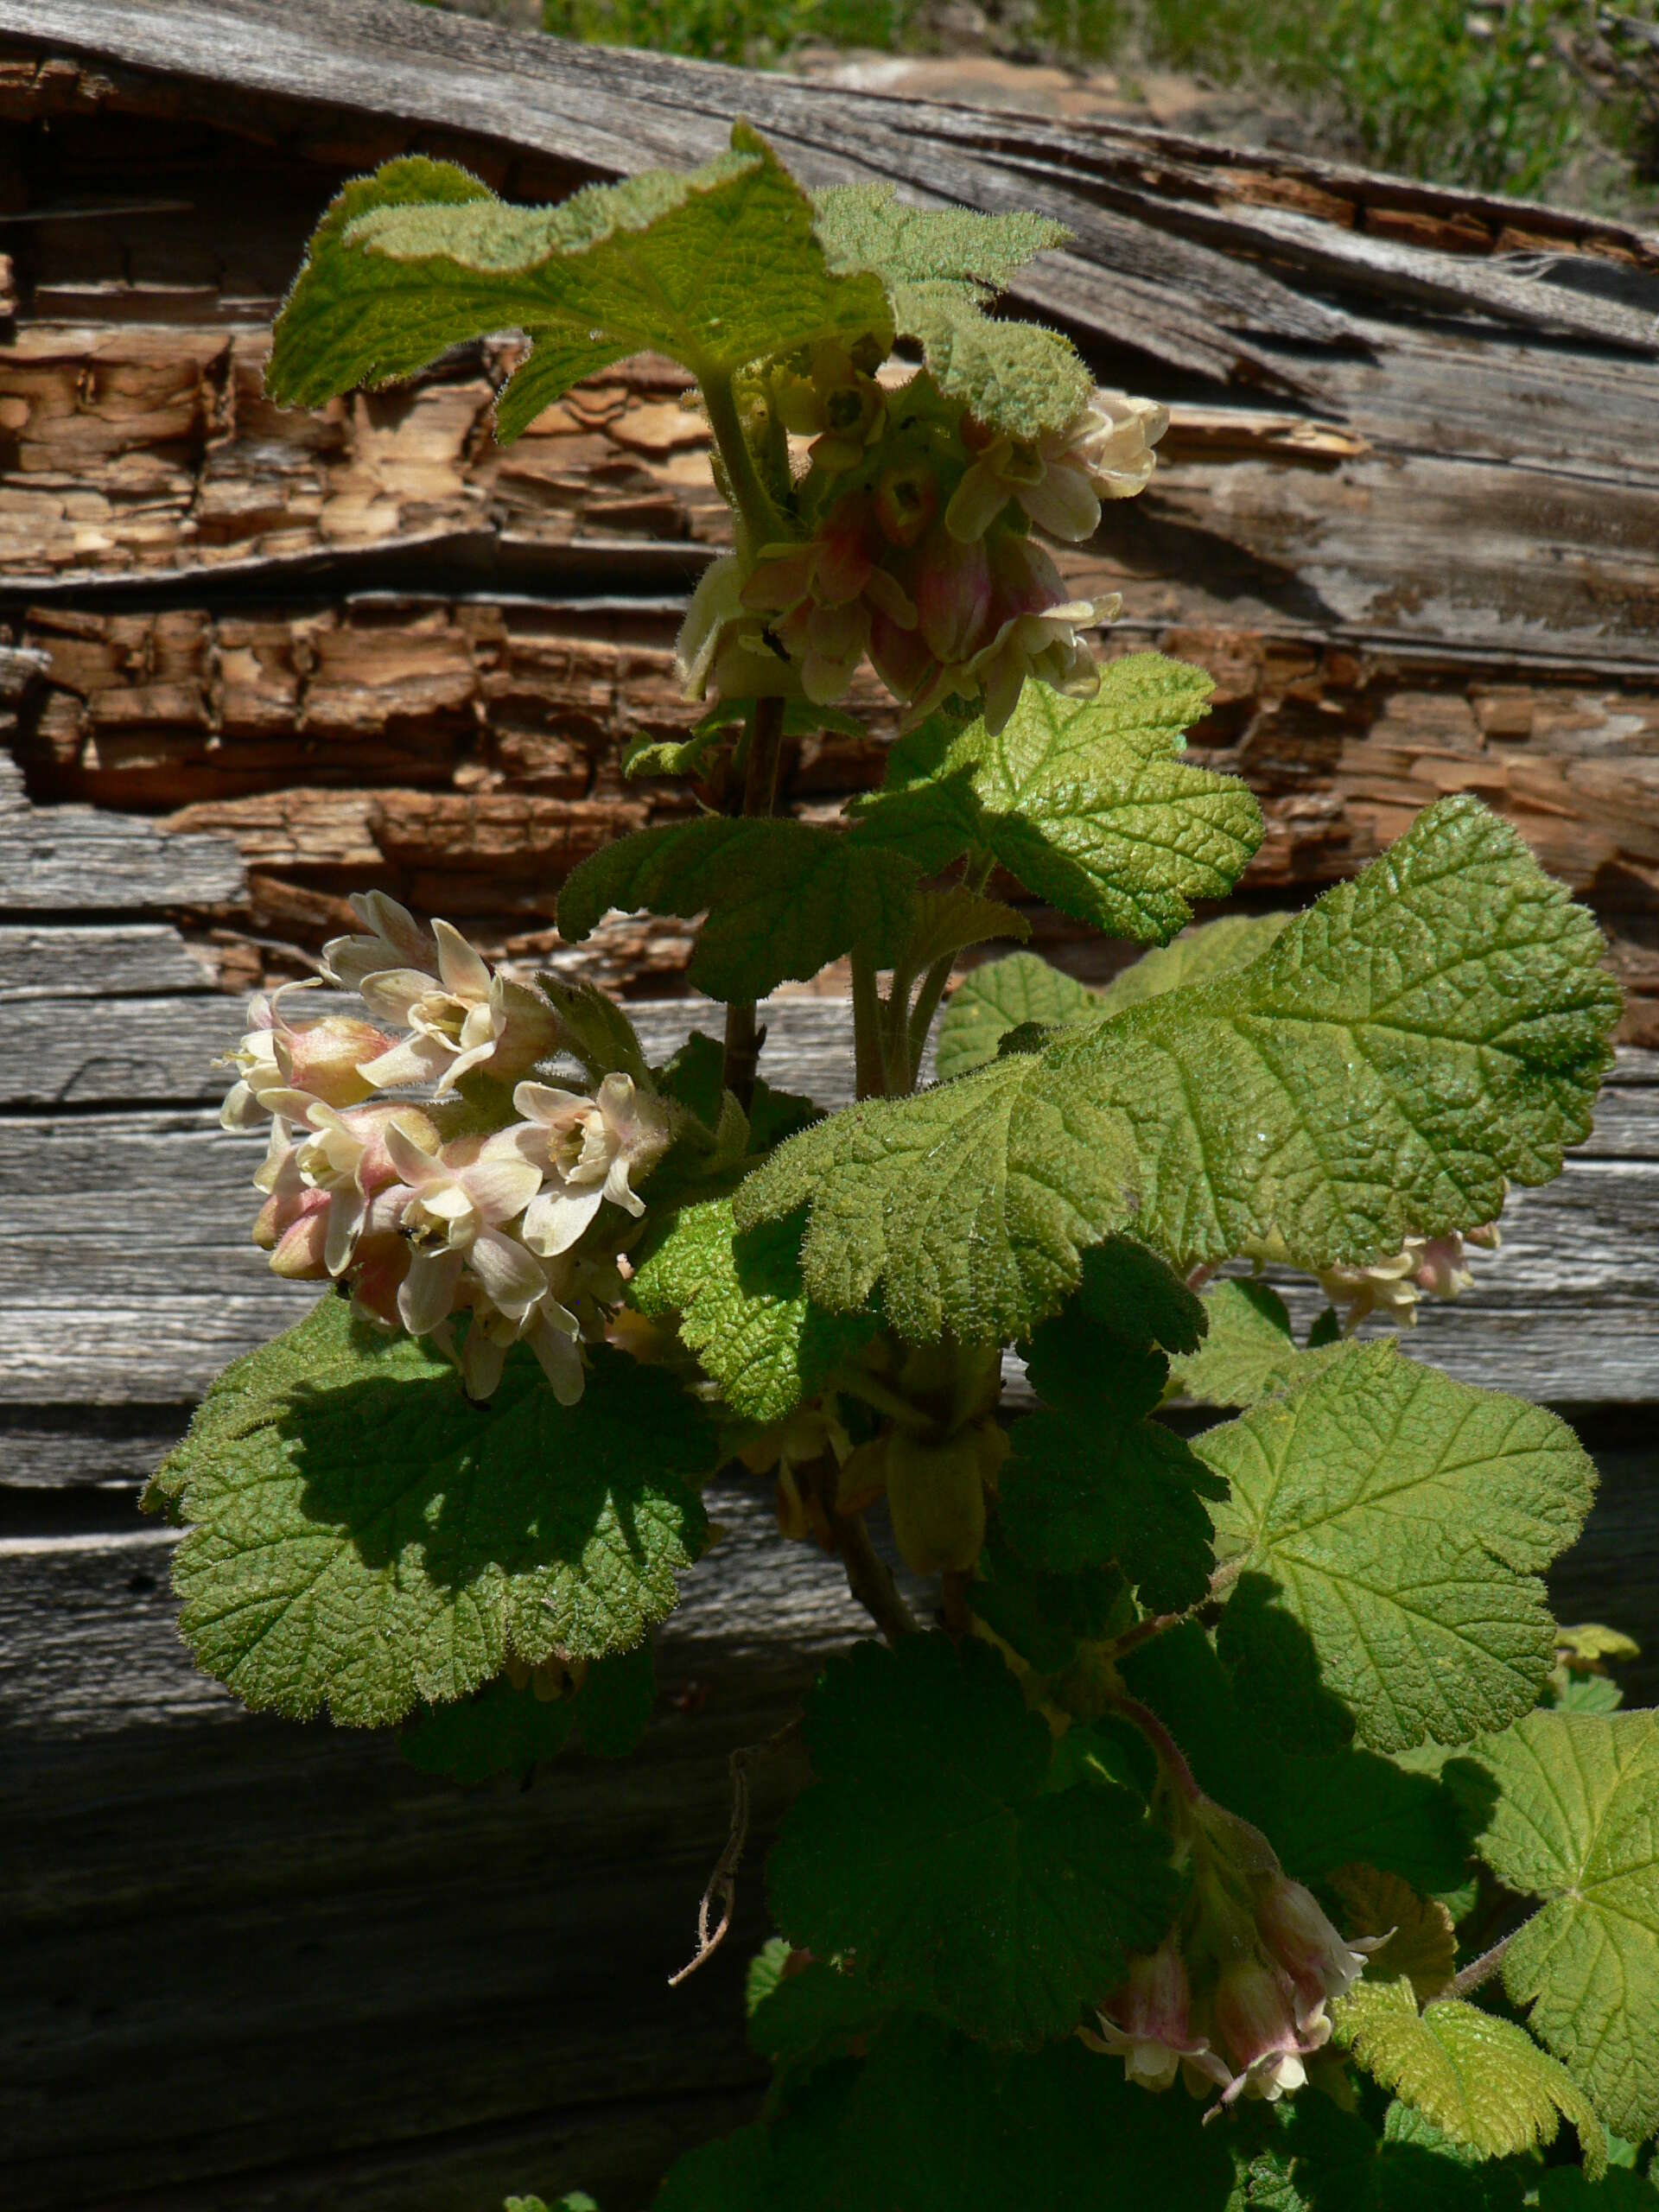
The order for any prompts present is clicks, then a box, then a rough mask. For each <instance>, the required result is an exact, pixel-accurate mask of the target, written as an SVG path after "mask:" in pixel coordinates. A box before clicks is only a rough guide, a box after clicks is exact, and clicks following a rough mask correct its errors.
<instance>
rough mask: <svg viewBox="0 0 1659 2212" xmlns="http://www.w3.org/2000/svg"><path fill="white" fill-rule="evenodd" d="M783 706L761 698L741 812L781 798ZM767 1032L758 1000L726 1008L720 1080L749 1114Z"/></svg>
mask: <svg viewBox="0 0 1659 2212" xmlns="http://www.w3.org/2000/svg"><path fill="white" fill-rule="evenodd" d="M783 739H784V702H783V701H782V699H781V698H778V699H757V700H756V701H755V702H754V719H753V721H752V722H751V724H750V726H749V731H748V740H747V751H746V754H745V759H744V764H743V787H742V791H741V796H740V798H739V802H738V808H737V811H738V812H739V813H740V814H753V815H768V814H770V813H771V812H772V807H773V805H774V804H775V803H776V801H777V797H778V764H779V760H780V759H781V757H782V754H783ZM765 1042H766V1032H765V1030H764V1029H761V1028H760V1027H757V1026H756V1022H755V1018H754V1001H753V999H734V1000H733V1001H732V1002H731V1004H730V1005H729V1006H728V1007H727V1009H726V1043H725V1054H724V1058H723V1059H722V1062H721V1083H722V1084H724V1085H725V1087H726V1089H727V1090H729V1091H730V1092H731V1093H732V1094H733V1096H734V1097H735V1098H736V1100H737V1103H738V1104H739V1105H740V1106H741V1108H742V1109H743V1111H744V1112H745V1113H746V1114H747V1112H748V1110H749V1107H750V1105H751V1103H753V1098H754V1077H755V1071H756V1069H757V1068H758V1067H759V1066H760V1047H761V1046H762V1045H763V1044H764V1043H765Z"/></svg>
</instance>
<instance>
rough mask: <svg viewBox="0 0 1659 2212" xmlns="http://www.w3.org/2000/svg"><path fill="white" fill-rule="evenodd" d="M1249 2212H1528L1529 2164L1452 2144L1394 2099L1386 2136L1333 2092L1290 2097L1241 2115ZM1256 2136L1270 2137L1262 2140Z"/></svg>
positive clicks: (1240, 2151) (1239, 2130)
mask: <svg viewBox="0 0 1659 2212" xmlns="http://www.w3.org/2000/svg"><path fill="white" fill-rule="evenodd" d="M1236 2132H1237V2133H1239V2134H1240V2135H1243V2136H1244V2137H1245V2140H1244V2141H1242V2142H1241V2143H1240V2144H1239V2146H1238V2152H1237V2156H1238V2158H1239V2159H1240V2162H1241V2164H1243V2165H1244V2166H1245V2169H1246V2183H1245V2193H1244V2198H1243V2206H1244V2208H1245V2212H1521V2206H1522V2202H1524V2201H1526V2191H1527V2185H1528V2181H1529V2169H1528V2168H1527V2166H1525V2165H1524V2164H1521V2163H1520V2162H1518V2161H1517V2162H1514V2163H1511V2162H1510V2161H1502V2162H1500V2161H1498V2160H1497V2159H1489V2158H1483V2157H1482V2156H1481V2155H1480V2154H1479V2153H1478V2152H1471V2151H1469V2150H1468V2149H1467V2148H1466V2147H1465V2146H1464V2145H1459V2144H1456V2143H1453V2142H1451V2141H1450V2140H1449V2139H1447V2138H1446V2136H1444V2135H1442V2134H1441V2133H1440V2131H1439V2130H1438V2129H1437V2128H1433V2127H1431V2126H1428V2125H1427V2122H1426V2121H1425V2120H1423V2119H1422V2118H1421V2114H1419V2113H1414V2112H1413V2111H1412V2110H1411V2108H1410V2107H1409V2106H1407V2105H1402V2104H1398V2103H1395V2104H1392V2105H1390V2106H1389V2110H1388V2115H1387V2119H1386V2120H1385V2122H1384V2126H1383V2139H1382V2140H1381V2141H1379V2140H1378V2139H1377V2137H1376V2135H1375V2134H1374V2133H1373V2132H1372V2130H1371V2128H1370V2126H1369V2125H1368V2123H1367V2122H1366V2121H1365V2120H1363V2119H1362V2118H1361V2117H1360V2116H1359V2114H1358V2113H1357V2112H1344V2111H1342V2110H1341V2109H1340V2108H1339V2107H1338V2106H1337V2105H1336V2104H1335V2103H1334V2102H1332V2100H1331V2099H1330V2098H1329V2097H1326V2096H1320V2095H1319V2094H1313V2093H1310V2094H1305V2095H1302V2096H1299V2097H1296V2098H1294V2099H1292V2098H1287V2099H1286V2100H1285V2101H1284V2103H1283V2104H1281V2105H1275V2106H1268V2107H1266V2108H1265V2109H1263V2110H1262V2111H1261V2112H1260V2113H1252V2114H1243V2115H1241V2116H1240V2119H1239V2120H1238V2121H1237V2122H1236ZM1251 2135H1254V2136H1255V2137H1257V2138H1260V2137H1262V2136H1263V2135H1265V2136H1266V2137H1267V2141H1266V2143H1265V2144H1263V2145H1260V2147H1257V2145H1255V2144H1253V2143H1251V2142H1250V2141H1249V2137H1250V2136H1251Z"/></svg>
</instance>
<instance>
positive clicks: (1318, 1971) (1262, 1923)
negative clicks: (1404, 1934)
mask: <svg viewBox="0 0 1659 2212" xmlns="http://www.w3.org/2000/svg"><path fill="white" fill-rule="evenodd" d="M1255 1924H1256V1927H1257V1929H1259V1930H1260V1932H1261V1936H1262V1942H1264V1943H1265V1944H1266V1945H1267V1947H1268V1951H1269V1952H1270V1953H1271V1954H1272V1955H1273V1957H1274V1959H1275V1960H1276V1961H1277V1962H1278V1963H1279V1965H1280V1966H1281V1967H1283V1968H1284V1970H1285V1972H1286V1973H1287V1974H1288V1975H1289V1976H1290V1978H1291V1980H1292V1982H1293V1983H1294V1986H1295V1989H1296V1993H1297V1997H1298V1999H1299V2000H1300V2002H1299V2007H1298V2009H1299V2011H1300V2012H1302V2013H1303V2015H1304V2024H1306V2019H1308V2018H1312V2017H1313V2014H1314V2013H1316V2012H1319V2008H1320V2007H1321V2006H1322V2005H1325V2003H1327V2002H1328V2001H1329V2000H1330V1999H1332V1998H1336V1997H1340V1996H1342V1995H1343V1994H1344V1992H1346V1991H1347V1990H1349V1989H1351V1987H1352V1986H1353V1985H1354V1983H1355V1982H1356V1981H1357V1980H1358V1979H1359V1977H1360V1975H1361V1974H1363V1972H1364V1970H1365V1960H1366V1956H1367V1955H1368V1953H1370V1952H1371V1951H1374V1950H1376V1948H1377V1947H1378V1942H1379V1940H1380V1941H1384V1942H1385V1941H1386V1940H1387V1939H1386V1937H1384V1938H1382V1939H1379V1938H1376V1937H1375V1936H1366V1937H1362V1938H1361V1939H1360V1940H1359V1941H1358V1942H1353V1943H1350V1942H1346V1941H1345V1940H1344V1938H1343V1937H1342V1936H1339V1935H1338V1933H1337V1931H1336V1929H1334V1928H1333V1927H1332V1924H1331V1923H1330V1922H1329V1921H1328V1920H1327V1919H1326V1918H1325V1914H1324V1913H1323V1912H1322V1911H1321V1910H1320V1909H1319V1900H1318V1898H1317V1897H1314V1896H1313V1893H1312V1892H1311V1891H1308V1890H1305V1889H1304V1888H1303V1887H1302V1885H1301V1884H1300V1882H1293V1881H1292V1880H1291V1879H1290V1878H1289V1877H1288V1876H1287V1875H1284V1874H1274V1875H1271V1876H1269V1877H1268V1879H1267V1880H1265V1881H1264V1882H1262V1884H1261V1885H1260V1886H1259V1888H1258V1889H1257V1891H1256V1896H1255Z"/></svg>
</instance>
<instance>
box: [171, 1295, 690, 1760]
mask: <svg viewBox="0 0 1659 2212" xmlns="http://www.w3.org/2000/svg"><path fill="white" fill-rule="evenodd" d="M353 1334H354V1332H353V1325H352V1322H351V1319H350V1315H349V1313H348V1311H347V1309H346V1305H345V1301H344V1300H340V1299H335V1298H327V1299H325V1300H323V1302H322V1304H321V1306H318V1308H317V1309H316V1311H315V1313H313V1314H311V1315H310V1316H309V1317H308V1319H306V1320H305V1321H302V1323H301V1324H300V1325H299V1327H298V1328H297V1329H296V1330H292V1331H290V1332H289V1335H288V1336H287V1337H286V1338H282V1339H279V1341H278V1344H277V1346H276V1347H275V1348H274V1349H271V1350H267V1351H258V1352H253V1353H251V1354H250V1355H249V1357H247V1358H246V1359H245V1360H242V1361H238V1363H237V1368H236V1369H234V1370H232V1376H233V1377H234V1387H233V1389H232V1388H231V1387H227V1388H226V1389H225V1390H224V1392H223V1393H222V1394H221V1395H220V1396H219V1400H218V1402H217V1404H216V1406H215V1408H214V1410H213V1412H212V1413H211V1414H209V1415H208V1417H207V1420H206V1421H200V1420H199V1421H198V1423H197V1425H196V1426H195V1427H193V1429H192V1431H191V1433H190V1434H189V1435H188V1436H187V1437H186V1439H185V1440H184V1442H183V1443H182V1444H181V1446H179V1448H178V1450H177V1451H176V1452H175V1453H174V1454H173V1457H172V1459H170V1460H169V1462H168V1469H167V1471H166V1476H165V1482H164V1485H163V1487H164V1490H165V1491H166V1493H167V1494H168V1495H169V1496H170V1497H172V1498H173V1499H174V1501H175V1504H176V1508H177V1510H178V1514H179V1517H180V1518H181V1519H182V1520H183V1521H185V1522H188V1523H189V1524H190V1533H189V1534H188V1535H187V1536H186V1538H185V1540H184V1541H183V1542H182V1543H181V1545H180V1547H179V1549H178V1552H177V1554H176V1556H175V1561H174V1569H173V1575H174V1583H175V1588H176V1589H177V1591H178V1593H179V1596H180V1598H181V1600H182V1603H183V1611H182V1613H181V1618H180V1624H179V1625H180V1629H181V1632H182V1634H183V1636H184V1638H185V1641H186V1642H187V1643H188V1644H189V1646H190V1648H191V1649H192V1651H194V1654H195V1656H196V1658H197V1660H198V1662H200V1665H201V1666H202V1667H203V1668H204V1669H206V1670H207V1673H209V1674H210V1675H215V1676H216V1677H217V1678H218V1680H219V1681H222V1682H224V1683H226V1685H227V1686H228V1687H229V1688H232V1689H233V1690H234V1691H235V1692H236V1693H237V1694H238V1696H239V1697H240V1698H242V1699H243V1700H244V1701H245V1703H247V1704H248V1705H250V1706H252V1707H256V1708H261V1709H264V1708H269V1709H271V1710H274V1711H276V1712H278V1713H287V1714H289V1716H290V1717H291V1718H294V1719H305V1718H308V1716H309V1715H310V1714H312V1713H317V1712H319V1711H321V1708H322V1707H324V1706H325V1705H326V1706H327V1707H328V1709H329V1711H330V1713H332V1715H333V1717H334V1719H335V1720H336V1721H338V1722H341V1723H343V1724H345V1725H347V1726H358V1727H381V1726H386V1725H388V1724H389V1723H391V1722H392V1721H396V1720H401V1719H403V1718H404V1715H405V1714H406V1713H408V1712H410V1709H411V1708H412V1707H414V1706H415V1705H416V1703H418V1702H420V1701H421V1700H425V1701H426V1702H428V1703H429V1704H439V1703H442V1702H444V1701H446V1700H450V1699H454V1698H459V1697H464V1696H465V1695H467V1693H468V1692H469V1691H471V1690H474V1689H477V1688H480V1686H481V1685H482V1684H484V1683H485V1682H486V1681H490V1680H491V1679H492V1678H493V1676H495V1675H498V1674H499V1673H500V1671H501V1669H502V1667H503V1665H504V1664H505V1661H506V1658H507V1656H508V1654H509V1653H510V1652H512V1653H516V1654H517V1656H518V1657H519V1658H521V1659H523V1660H524V1661H525V1662H526V1663H528V1664H530V1665H532V1666H533V1665H536V1664H537V1663H538V1662H540V1661H542V1660H543V1659H546V1658H549V1657H550V1656H552V1655H553V1653H554V1652H555V1651H562V1652H563V1653H564V1654H565V1655H566V1656H569V1657H571V1658H588V1659H598V1658H602V1657H604V1656H606V1655H607V1654H608V1653H610V1652H613V1651H625V1650H628V1649H631V1648H632V1646H633V1645H635V1644H637V1643H640V1642H642V1641H643V1639H644V1637H645V1634H646V1631H647V1630H649V1629H650V1628H651V1627H652V1624H654V1623H655V1622H657V1621H659V1620H661V1619H662V1618H664V1615H665V1614H667V1613H668V1612H669V1611H671V1610H672V1608H673V1606H674V1605H675V1603H676V1601H677V1596H678V1592H677V1586H676V1581H675V1577H676V1574H677V1572H678V1571H679V1570H681V1569H683V1568H684V1567H689V1566H690V1564H691V1563H692V1561H693V1560H695V1559H696V1555H697V1554H698V1552H699V1551H700V1550H701V1548H702V1542H703V1538H704V1534H705V1529H706V1522H705V1520H704V1516H703V1510H702V1504H701V1503H700V1502H699V1500H698V1499H697V1497H696V1494H695V1492H694V1491H693V1490H692V1489H691V1488H690V1484H691V1483H692V1482H694V1481H696V1479H697V1478H701V1477H702V1475H704V1474H706V1473H708V1472H709V1471H711V1470H712V1468H713V1465H714V1463H715V1456H716V1454H715V1436H714V1430H713V1427H712V1425H711V1424H710V1423H709V1421H708V1419H707V1417H706V1415H704V1414H702V1412H701V1411H700V1409H699V1408H697V1407H696V1406H695V1405H694V1404H693V1403H692V1402H690V1400H688V1399H687V1398H686V1397H685V1396H684V1395H683V1393H682V1392H681V1391H679V1390H678V1389H677V1388H676V1387H675V1385H674V1384H673V1383H671V1381H670V1380H669V1379H668V1378H667V1376H664V1375H663V1374H661V1373H659V1372H658V1371H656V1370H650V1369H644V1370H642V1369H639V1368H638V1367H636V1366H635V1365H634V1363H632V1362H631V1361H628V1360H625V1359H624V1358H622V1357H620V1355H619V1354H616V1353H613V1352H611V1351H608V1350H607V1349H606V1348H604V1347H600V1348H598V1349H597V1350H596V1351H594V1355H593V1365H592V1369H591V1371H590V1373H589V1376H588V1388H587V1390H586V1392H585V1393H584V1395H583V1396H582V1400H581V1402H579V1403H578V1404H577V1405H575V1406H572V1407H569V1408H566V1407H562V1406H560V1405H559V1404H558V1403H557V1402H556V1400H555V1399H554V1398H553V1396H552V1394H551V1393H550V1391H549V1390H548V1389H547V1387H546V1384H545V1383H544V1381H543V1378H542V1375H541V1370H540V1369H539V1368H537V1366H536V1365H535V1363H534V1362H533V1361H532V1360H531V1358H530V1357H529V1356H528V1355H527V1354H518V1355H515V1356H514V1357H512V1358H510V1359H509V1361H508V1363H507V1369H506V1372H505V1376H503V1378H502V1382H501V1384H500V1387H499V1389H498V1390H497V1392H496V1395H494V1397H493V1398H492V1399H491V1401H490V1402H489V1404H488V1406H487V1407H484V1408H481V1407H479V1406H476V1405H474V1403H472V1402H471V1401H470V1400H468V1399H467V1396H466V1395H465V1394H464V1392H463V1391H462V1389H461V1383H460V1380H459V1378H458V1377H457V1376H455V1374H454V1370H451V1369H450V1368H448V1366H447V1365H446V1364H443V1363H440V1362H438V1361H437V1360H436V1359H435V1357H433V1356H431V1355H430V1354H429V1353H428V1352H427V1351H425V1350H424V1349H423V1347H422V1346H421V1345H420V1344H418V1343H416V1342H414V1341H412V1340H410V1339H409V1338H395V1339H384V1340H381V1342H380V1344H379V1345H378V1348H377V1349H376V1350H374V1351H358V1350H356V1349H355V1348H354V1346H353V1343H352V1339H353ZM342 1344H345V1345H346V1347H347V1351H346V1352H344V1353H343V1352H342V1350H341V1346H342ZM314 1352H315V1367H314V1366H313V1362H312V1355H313V1353H314ZM308 1373H316V1374H320V1375H322V1376H327V1382H326V1383H324V1384H322V1385H321V1386H318V1385H317V1384H315V1383H311V1382H308V1380H307V1379H306V1377H307V1375H308ZM232 1406H234V1408H235V1411H234V1414H233V1417H232V1413H231V1408H232ZM232 1431H233V1433H232Z"/></svg>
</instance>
